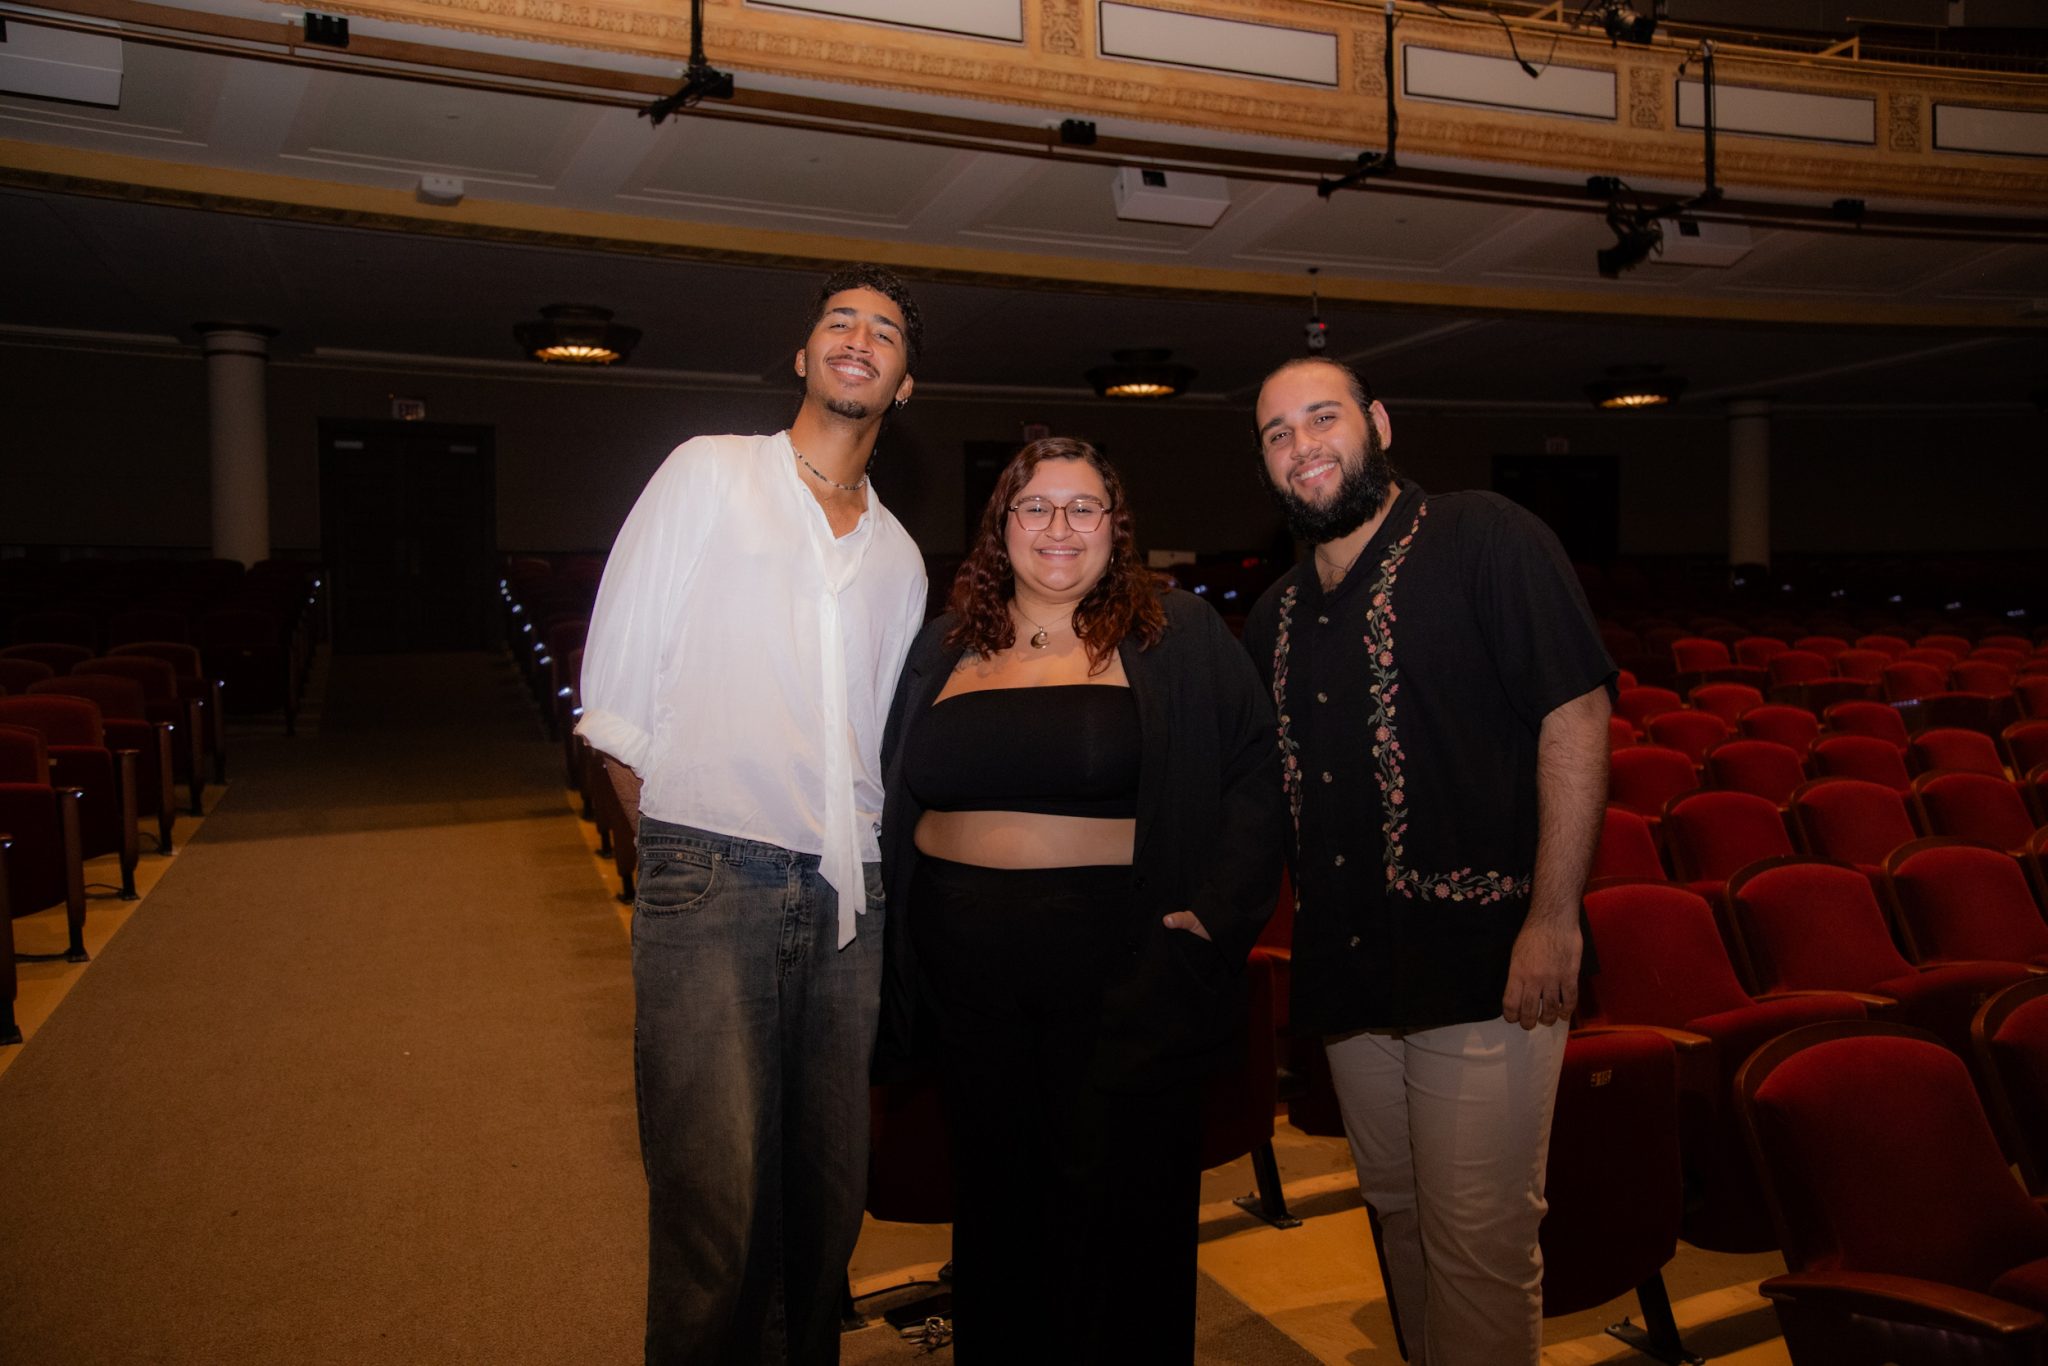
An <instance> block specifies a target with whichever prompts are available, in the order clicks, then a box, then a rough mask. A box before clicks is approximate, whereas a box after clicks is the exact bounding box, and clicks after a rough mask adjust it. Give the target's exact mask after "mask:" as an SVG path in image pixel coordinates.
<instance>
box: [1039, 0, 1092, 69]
mask: <svg viewBox="0 0 2048 1366" xmlns="http://www.w3.org/2000/svg"><path fill="white" fill-rule="evenodd" d="M1038 45H1039V47H1040V48H1041V49H1043V50H1044V51H1046V52H1050V53H1054V54H1057V55H1058V56H1062V57H1077V56H1079V55H1080V53H1081V0H1045V3H1044V4H1043V5H1041V6H1040V7H1039V29H1038Z"/></svg>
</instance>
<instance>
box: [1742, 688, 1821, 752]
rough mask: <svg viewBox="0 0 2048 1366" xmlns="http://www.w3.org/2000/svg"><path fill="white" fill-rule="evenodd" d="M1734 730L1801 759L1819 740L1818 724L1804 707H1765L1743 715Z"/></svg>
mask: <svg viewBox="0 0 2048 1366" xmlns="http://www.w3.org/2000/svg"><path fill="white" fill-rule="evenodd" d="M1735 728H1736V729H1737V730H1739V731H1741V732H1742V734H1744V735H1745V736H1747V737H1749V738H1750V739H1752V740H1771V741H1774V742H1776V743H1777V744H1781V745H1785V746H1788V747H1789V748H1791V749H1792V750H1794V751H1796V752H1797V753H1798V755H1799V757H1800V758H1802V759H1804V758H1805V757H1806V753H1807V751H1808V750H1810V749H1812V748H1813V742H1814V741H1815V740H1817V739H1819V738H1820V722H1819V721H1818V720H1817V719H1816V718H1815V717H1814V714H1813V713H1812V712H1810V711H1807V710H1806V709H1805V708H1804V707H1786V706H1779V705H1777V704H1775V703H1768V702H1767V703H1765V704H1764V705H1763V706H1761V707H1752V708H1750V709H1749V710H1748V711H1746V712H1744V713H1742V719H1741V720H1739V721H1737V722H1736V723H1735Z"/></svg>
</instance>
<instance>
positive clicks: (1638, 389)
mask: <svg viewBox="0 0 2048 1366" xmlns="http://www.w3.org/2000/svg"><path fill="white" fill-rule="evenodd" d="M1684 392H1685V379H1684V378H1683V377H1682V376H1679V375H1667V374H1665V373H1664V367H1663V366H1661V365H1610V366H1608V367H1607V378H1606V379H1603V380H1597V381H1595V382H1594V383H1592V384H1589V385H1587V386H1586V397H1587V398H1590V399H1592V400H1593V406H1594V407H1596V408H1607V409H1620V410H1622V411H1629V410H1633V409H1637V408H1661V407H1663V406H1664V405H1665V404H1667V403H1676V402H1677V401H1678V396H1679V395H1680V394H1682V393H1684Z"/></svg>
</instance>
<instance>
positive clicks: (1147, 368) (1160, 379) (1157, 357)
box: [1088, 347, 1195, 398]
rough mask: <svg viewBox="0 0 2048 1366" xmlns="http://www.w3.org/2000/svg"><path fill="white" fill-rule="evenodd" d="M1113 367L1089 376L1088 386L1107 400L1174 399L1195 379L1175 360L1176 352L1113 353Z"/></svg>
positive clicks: (1106, 367) (1102, 368)
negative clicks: (1174, 354)
mask: <svg viewBox="0 0 2048 1366" xmlns="http://www.w3.org/2000/svg"><path fill="white" fill-rule="evenodd" d="M1109 354H1110V359H1111V360H1113V361H1114V362H1115V364H1113V365H1101V366H1097V367H1096V368H1095V369H1093V370H1090V371H1089V372H1088V382H1089V383H1090V384H1092V385H1094V386H1095V392H1096V393H1098V394H1100V395H1102V397H1104V398H1172V397H1173V396H1174V395H1175V394H1178V393H1180V392H1182V391H1183V390H1185V389H1186V388H1187V387H1188V385H1190V384H1192V383H1193V382H1194V379H1195V372H1194V370H1193V369H1191V368H1190V367H1188V366H1185V365H1181V364H1179V363H1177V362H1176V361H1175V360H1174V359H1173V352H1171V351H1168V350H1165V349H1163V348H1158V347H1146V348H1142V349H1138V350H1131V351H1112V352H1110V353H1109Z"/></svg>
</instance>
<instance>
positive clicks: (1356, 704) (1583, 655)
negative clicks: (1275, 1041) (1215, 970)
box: [1245, 483, 1615, 1034]
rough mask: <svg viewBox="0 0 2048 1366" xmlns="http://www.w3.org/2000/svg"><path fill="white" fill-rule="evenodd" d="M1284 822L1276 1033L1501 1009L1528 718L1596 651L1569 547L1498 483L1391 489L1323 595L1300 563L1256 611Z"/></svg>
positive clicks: (1532, 813) (1532, 762)
mask: <svg viewBox="0 0 2048 1366" xmlns="http://www.w3.org/2000/svg"><path fill="white" fill-rule="evenodd" d="M1245 644H1246V646H1247V647H1248V648H1249V649H1250V650H1251V652H1252V658H1253V661H1254V662H1255V663H1256V664H1257V665H1258V667H1259V669H1260V671H1261V672H1262V674H1263V675H1264V676H1265V679H1266V682H1267V685H1268V686H1269V687H1270V688H1271V689H1272V692H1273V698H1274V703H1275V705H1276V708H1277V709H1278V711H1279V714H1280V745H1281V758H1282V767H1283V773H1284V782H1285V786H1286V789H1287V795H1288V805H1289V812H1290V816H1291V818H1292V822H1293V834H1294V838H1293V842H1292V844H1293V847H1292V849H1291V851H1290V853H1291V859H1290V865H1289V866H1290V869H1291V872H1292V876H1293V882H1294V889H1295V921H1294V963H1293V969H1292V973H1291V980H1292V984H1293V1001H1292V1005H1291V1014H1292V1020H1293V1023H1294V1027H1295V1028H1296V1029H1298V1030H1303V1031H1307V1032H1314V1033H1324V1034H1332V1033H1342V1032H1345V1031H1349V1030H1354V1029H1388V1028H1394V1029H1424V1028H1432V1027H1435V1026H1440V1025H1448V1024H1458V1023H1463V1022H1466V1021H1471V1020H1483V1019H1490V1018H1493V1017H1495V1016H1498V1015H1499V1014H1500V1012H1501V993H1502V991H1503V990H1504V989H1505V987H1506V985H1507V972H1508V958H1509V954H1510V952H1511V951H1512V949H1513V947H1514V942H1515V936H1516V934H1517V933H1518V932H1519V931H1520V929H1521V926H1522V920H1523V918H1524V916H1525V915H1526V914H1527V912H1528V907H1529V899H1528V898H1529V879H1530V876H1531V873H1532V872H1533V870H1534V867H1535V862H1536V832H1537V827H1536V741H1537V735H1538V732H1539V731H1540V729H1541V727H1542V724H1543V718H1544V717H1545V716H1547V715H1549V714H1550V712H1551V711H1553V710H1555V709H1556V708H1557V707H1559V706H1561V705H1562V704H1564V703H1566V702H1569V701H1571V700H1572V699H1573V698H1576V697H1579V696H1582V695H1583V694H1585V693H1587V692H1590V691H1592V690H1593V689H1594V688H1597V687H1600V686H1602V685H1605V686H1607V687H1609V688H1610V689H1611V688H1612V687H1613V680H1614V676H1615V667H1614V662H1613V660H1611V659H1610V658H1608V655H1607V651H1606V648H1605V646H1603V645H1602V643H1601V640H1600V635H1599V631H1598V630H1597V628H1596V627H1595V626H1594V624H1593V617H1592V613H1591V611H1590V610H1589V609H1588V608H1587V605H1586V599H1585V594H1584V593H1583V592H1582V591H1581V589H1580V587H1579V583H1578V579H1577V577H1576V576H1575V575H1574V574H1573V572H1572V567H1571V564H1570V562H1569V561H1568V560H1567V559H1566V558H1565V554H1564V551H1563V548H1562V547H1561V546H1559V544H1558V542H1557V538H1556V536H1554V535H1553V534H1552V533H1551V531H1550V529H1549V528H1548V527H1546V526H1545V525H1544V524H1543V523H1542V522H1541V521H1539V520H1538V519H1537V518H1536V517H1535V516H1533V515H1532V514H1530V513H1529V512H1528V511H1527V510H1525V509H1523V508H1521V507H1520V506H1518V505H1516V504H1515V503H1512V502H1510V501H1508V500H1507V499H1505V498H1502V497H1500V496H1499V495H1498V494H1493V493H1485V492H1474V493H1452V494H1440V495H1436V496H1434V497H1432V496H1430V495H1429V494H1426V493H1425V492H1423V491H1422V490H1421V489H1420V488H1418V487H1416V486H1415V485H1413V484H1409V483H1404V484H1402V485H1401V486H1400V492H1399V495H1398V497H1397V498H1396V500H1395V503H1394V506H1393V508H1392V510H1391V511H1390V512H1389V513H1388V515H1387V518H1386V521H1385V522H1384V523H1382V524H1381V527H1380V529H1379V531H1378V532H1377V533H1376V534H1375V535H1374V537H1373V540H1372V541H1371V543H1370V544H1368V545H1367V546H1366V547H1365V550H1364V552H1363V553H1362V554H1361V555H1360V556H1359V558H1358V562H1357V564H1356V565H1354V566H1353V567H1352V569H1351V572H1350V573H1349V574H1347V575H1346V576H1345V578H1344V580H1343V582H1341V583H1340V584H1338V585H1337V587H1336V588H1335V589H1334V590H1332V591H1331V592H1329V593H1327V594H1326V593H1324V592H1323V590H1322V587H1321V584H1320V581H1319V580H1318V578H1317V576H1316V572H1315V566H1314V563H1313V561H1312V560H1307V561H1304V562H1302V563H1301V564H1299V565H1297V566H1295V568H1294V569H1293V570H1292V571H1290V572H1289V573H1288V574H1287V576H1286V577H1284V578H1283V579H1281V580H1280V582H1278V583H1276V584H1274V585H1273V586H1272V588H1270V589H1268V590H1267V592H1266V593H1265V594H1264V595H1263V596H1262V597H1261V598H1260V599H1259V601H1258V604H1257V605H1256V606H1255V607H1253V608H1252V612H1251V616H1250V619H1249V621H1248V622H1247V624H1246V627H1245Z"/></svg>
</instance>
